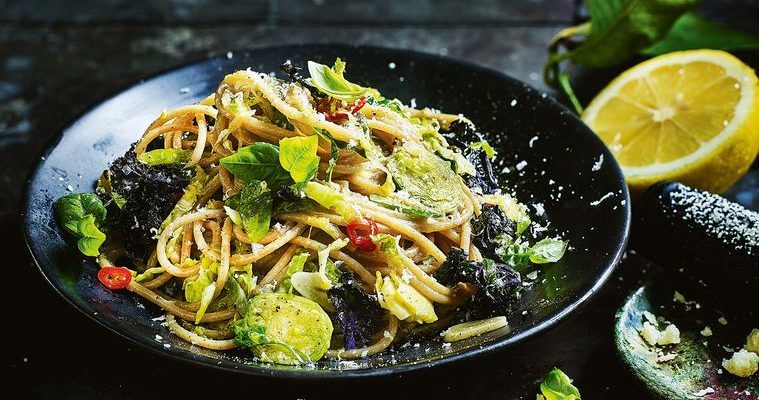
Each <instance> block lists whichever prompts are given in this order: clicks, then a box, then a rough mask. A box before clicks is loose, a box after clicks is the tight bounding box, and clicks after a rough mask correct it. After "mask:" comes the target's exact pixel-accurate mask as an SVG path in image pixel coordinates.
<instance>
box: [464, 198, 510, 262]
mask: <svg viewBox="0 0 759 400" xmlns="http://www.w3.org/2000/svg"><path fill="white" fill-rule="evenodd" d="M481 210H482V211H481V212H480V215H478V216H477V217H475V218H474V220H473V221H472V239H473V240H474V244H475V245H476V246H477V249H479V250H480V252H481V253H482V255H483V256H485V257H486V258H491V259H495V260H498V259H500V258H501V257H499V256H498V254H497V253H496V249H497V248H498V247H499V246H500V243H499V241H497V240H496V237H498V236H499V235H508V236H510V237H511V238H514V236H515V232H516V228H517V224H516V223H515V222H514V221H512V220H510V219H509V217H507V216H506V213H504V212H503V210H502V209H501V207H499V206H494V205H483V206H482V208H481Z"/></svg>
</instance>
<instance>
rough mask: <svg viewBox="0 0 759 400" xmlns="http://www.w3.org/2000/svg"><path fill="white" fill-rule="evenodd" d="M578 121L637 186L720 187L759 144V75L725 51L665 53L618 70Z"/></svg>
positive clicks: (739, 171)
mask: <svg viewBox="0 0 759 400" xmlns="http://www.w3.org/2000/svg"><path fill="white" fill-rule="evenodd" d="M582 120H583V121H584V122H585V123H586V124H587V125H588V126H589V127H590V128H591V129H592V130H593V131H594V132H595V133H596V134H597V135H598V136H599V137H600V138H601V140H603V142H604V143H605V144H606V145H607V146H608V147H609V149H610V150H611V152H612V153H613V154H614V157H615V158H616V159H617V161H618V162H619V164H620V165H621V166H622V170H623V172H624V174H625V178H626V180H627V183H628V185H629V186H630V188H631V189H632V190H633V191H634V192H637V191H640V190H642V189H645V188H646V187H648V186H650V185H651V184H654V183H656V182H658V181H661V180H674V181H679V182H682V183H685V184H688V185H690V186H693V187H697V188H700V189H704V190H709V191H712V192H716V193H720V192H722V191H724V190H725V189H727V188H728V187H730V185H732V184H733V183H734V182H735V181H736V180H738V178H740V177H741V176H742V175H743V174H744V173H745V172H746V170H747V169H748V168H749V166H750V165H751V163H752V161H753V160H754V158H755V157H756V154H757V151H759V81H757V78H756V74H755V73H754V71H753V70H752V69H751V68H749V67H748V66H747V65H745V64H743V63H742V62H741V61H740V60H739V59H737V58H736V57H734V56H732V55H730V54H729V53H725V52H723V51H716V50H692V51H682V52H675V53H670V54H666V55H663V56H659V57H656V58H653V59H650V60H648V61H645V62H643V63H641V64H638V65H636V66H634V67H632V68H630V69H629V70H627V71H625V72H624V73H622V74H621V75H620V76H619V77H617V78H616V79H615V80H614V81H612V82H611V83H610V84H609V85H608V86H607V87H606V88H605V89H604V90H602V91H601V93H599V94H598V96H596V98H594V99H593V101H591V103H590V105H588V108H587V109H586V110H585V112H584V113H583V115H582Z"/></svg>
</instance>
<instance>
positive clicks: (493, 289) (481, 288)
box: [435, 247, 522, 320]
mask: <svg viewBox="0 0 759 400" xmlns="http://www.w3.org/2000/svg"><path fill="white" fill-rule="evenodd" d="M435 278H436V279H437V280H438V281H440V283H442V284H444V285H448V286H451V285H455V284H456V283H458V282H469V283H472V284H474V285H475V286H476V287H477V293H475V294H474V296H472V298H471V299H469V301H468V302H467V303H466V304H464V306H462V307H461V308H460V310H461V311H463V312H464V318H465V319H467V320H471V319H482V318H488V317H493V316H496V315H508V314H510V313H511V307H512V304H513V302H514V300H515V297H514V294H515V293H516V292H517V290H518V288H519V287H520V285H521V282H522V279H521V277H520V275H519V273H518V272H516V271H515V270H514V269H513V268H512V267H511V266H509V265H508V264H505V263H497V262H494V261H493V260H490V259H487V258H486V259H484V260H483V261H482V262H477V261H470V260H469V259H468V257H467V255H466V254H464V252H463V251H462V250H461V249H460V248H458V247H453V248H451V251H449V252H448V254H447V256H446V260H445V262H444V263H443V264H442V265H441V266H440V268H439V269H438V270H437V272H436V273H435Z"/></svg>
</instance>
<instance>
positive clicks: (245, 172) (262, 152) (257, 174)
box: [220, 142, 290, 188]
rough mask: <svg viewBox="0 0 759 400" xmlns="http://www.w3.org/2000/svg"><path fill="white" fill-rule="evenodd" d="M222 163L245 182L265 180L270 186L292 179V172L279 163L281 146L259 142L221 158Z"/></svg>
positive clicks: (274, 186)
mask: <svg viewBox="0 0 759 400" xmlns="http://www.w3.org/2000/svg"><path fill="white" fill-rule="evenodd" d="M220 162H221V165H222V166H223V167H224V168H226V169H227V170H228V171H229V172H231V173H232V174H234V176H236V177H237V178H239V179H240V180H242V181H243V182H252V181H264V182H266V183H267V184H268V185H269V187H270V188H276V187H279V186H280V185H281V184H283V183H287V182H289V181H290V174H289V173H288V172H287V170H285V169H284V168H282V165H281V164H280V163H279V148H278V147H277V146H275V145H273V144H269V143H265V142H257V143H255V144H253V145H251V146H247V147H243V148H240V149H239V150H237V152H236V153H234V154H232V155H230V156H227V157H224V158H222V159H221V160H220Z"/></svg>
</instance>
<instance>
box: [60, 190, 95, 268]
mask: <svg viewBox="0 0 759 400" xmlns="http://www.w3.org/2000/svg"><path fill="white" fill-rule="evenodd" d="M53 208H54V209H55V213H56V216H57V217H58V221H59V222H60V224H61V225H62V226H63V228H64V229H65V230H66V231H67V232H69V233H70V234H72V235H73V236H74V237H76V238H77V239H78V240H77V243H76V245H77V247H78V248H79V251H81V252H82V253H83V254H84V255H87V256H92V257H95V256H97V255H99V254H100V246H101V245H102V244H103V242H105V234H104V233H103V232H101V231H100V229H99V228H100V226H101V225H102V224H103V222H104V221H105V216H106V210H105V206H103V203H102V202H101V201H100V199H99V198H98V197H97V196H96V195H94V194H91V193H72V194H69V195H67V196H63V197H61V198H60V199H58V200H57V201H56V202H55V204H54V205H53Z"/></svg>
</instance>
